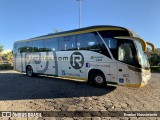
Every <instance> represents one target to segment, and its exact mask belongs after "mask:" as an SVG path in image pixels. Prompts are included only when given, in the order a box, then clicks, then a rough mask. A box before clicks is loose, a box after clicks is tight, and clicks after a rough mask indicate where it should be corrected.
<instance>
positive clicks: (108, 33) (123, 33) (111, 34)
mask: <svg viewBox="0 0 160 120" xmlns="http://www.w3.org/2000/svg"><path fill="white" fill-rule="evenodd" d="M99 33H100V35H101V36H102V37H105V38H114V37H115V36H130V34H129V32H128V31H126V30H105V31H99Z"/></svg>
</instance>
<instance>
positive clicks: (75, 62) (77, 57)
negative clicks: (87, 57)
mask: <svg viewBox="0 0 160 120" xmlns="http://www.w3.org/2000/svg"><path fill="white" fill-rule="evenodd" d="M70 64H71V66H72V67H73V68H74V69H80V68H82V67H83V64H84V57H83V55H82V54H81V53H80V52H74V53H72V55H71V57H70Z"/></svg>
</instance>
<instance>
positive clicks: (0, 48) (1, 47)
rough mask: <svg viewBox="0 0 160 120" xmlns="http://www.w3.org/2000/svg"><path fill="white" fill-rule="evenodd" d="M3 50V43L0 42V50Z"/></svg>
mask: <svg viewBox="0 0 160 120" xmlns="http://www.w3.org/2000/svg"><path fill="white" fill-rule="evenodd" d="M2 51H3V45H1V44H0V52H2Z"/></svg>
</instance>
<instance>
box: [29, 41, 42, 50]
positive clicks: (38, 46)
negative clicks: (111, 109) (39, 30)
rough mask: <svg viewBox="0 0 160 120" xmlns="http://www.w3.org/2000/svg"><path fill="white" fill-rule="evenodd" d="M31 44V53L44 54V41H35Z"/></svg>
mask: <svg viewBox="0 0 160 120" xmlns="http://www.w3.org/2000/svg"><path fill="white" fill-rule="evenodd" d="M30 44H31V46H30V47H31V48H30V49H31V51H32V52H42V51H43V40H35V41H33V42H32V43H30Z"/></svg>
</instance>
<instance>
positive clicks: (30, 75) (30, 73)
mask: <svg viewBox="0 0 160 120" xmlns="http://www.w3.org/2000/svg"><path fill="white" fill-rule="evenodd" d="M26 75H27V76H29V77H32V76H33V68H32V66H28V67H27V69H26Z"/></svg>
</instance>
